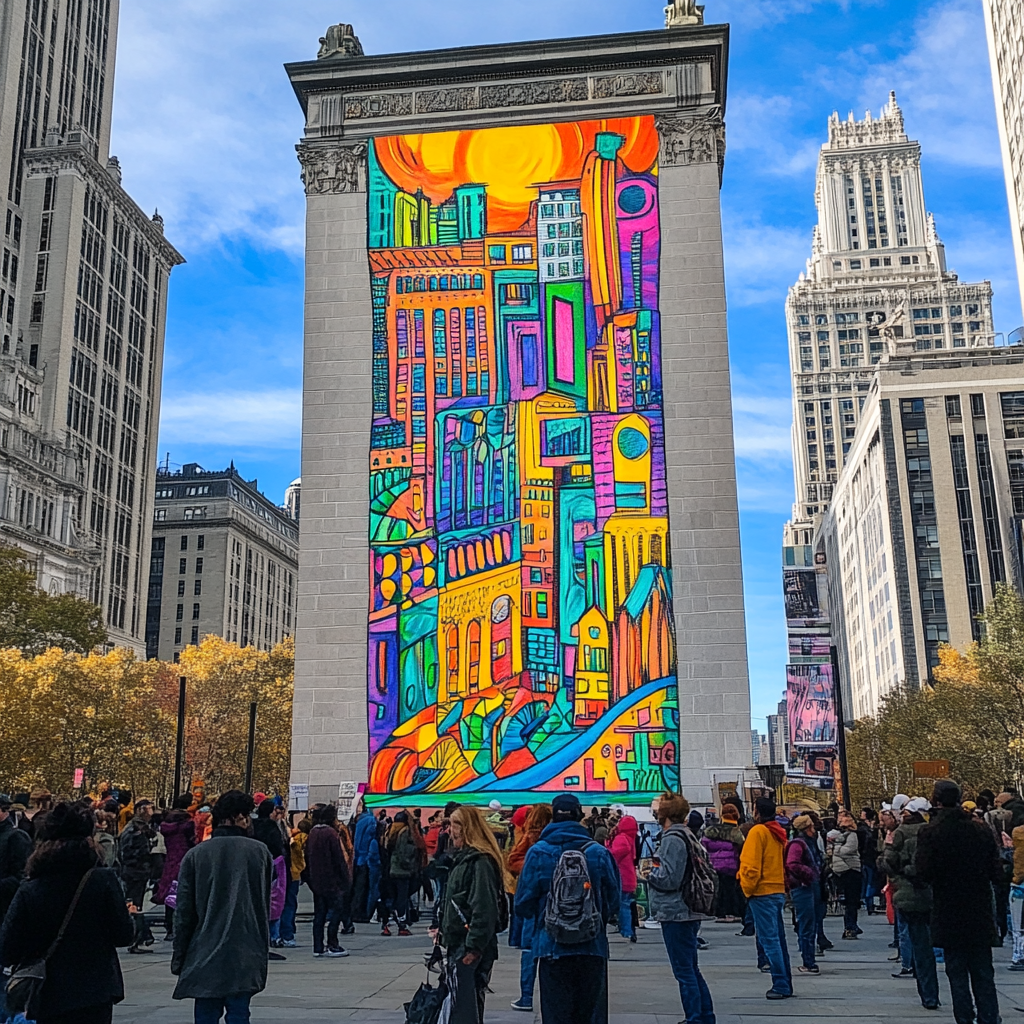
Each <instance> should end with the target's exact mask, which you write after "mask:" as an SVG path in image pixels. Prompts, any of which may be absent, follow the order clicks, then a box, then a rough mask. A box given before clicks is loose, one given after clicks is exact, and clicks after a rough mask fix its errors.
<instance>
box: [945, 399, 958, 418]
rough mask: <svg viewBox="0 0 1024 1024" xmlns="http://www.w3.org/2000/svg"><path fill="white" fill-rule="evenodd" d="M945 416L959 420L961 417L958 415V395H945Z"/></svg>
mask: <svg viewBox="0 0 1024 1024" xmlns="http://www.w3.org/2000/svg"><path fill="white" fill-rule="evenodd" d="M946 416H947V417H948V418H949V419H951V420H959V419H961V418H962V417H961V415H960V396H959V395H946Z"/></svg>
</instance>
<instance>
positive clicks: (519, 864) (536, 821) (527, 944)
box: [507, 804, 551, 1011]
mask: <svg viewBox="0 0 1024 1024" xmlns="http://www.w3.org/2000/svg"><path fill="white" fill-rule="evenodd" d="M550 824H551V804H534V805H533V807H531V808H530V809H529V811H528V812H527V815H526V821H525V822H524V823H523V827H522V828H521V829H520V831H519V833H518V835H517V836H516V842H515V846H513V847H512V849H511V850H509V854H508V863H507V868H508V874H509V875H510V876H511V878H512V882H513V888H512V890H511V891H512V892H515V888H514V885H515V883H516V882H518V881H519V875H520V873H521V872H522V870H523V861H524V860H526V854H527V853H528V852H529V850H530V847H532V846H533V845H534V843H536V842H537V840H538V839H540V834H541V832H543V831H544V829H546V828H547V827H548V825H550ZM535 927H536V921H535V920H534V919H533V918H532V917H528V918H526V919H525V920H524V921H523V933H522V938H521V939H520V943H521V946H522V950H523V951H522V953H521V954H520V957H519V998H518V999H517V1000H516V1001H515V1002H514V1003H513V1004H512V1009H513V1010H524V1011H526V1010H532V1009H533V986H534V983H535V982H536V980H537V960H536V957H534V955H533V932H534V929H535Z"/></svg>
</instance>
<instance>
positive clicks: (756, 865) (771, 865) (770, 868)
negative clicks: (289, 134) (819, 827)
mask: <svg viewBox="0 0 1024 1024" xmlns="http://www.w3.org/2000/svg"><path fill="white" fill-rule="evenodd" d="M754 818H755V820H756V822H757V824H756V825H754V827H753V828H752V829H751V830H750V832H749V833H748V835H747V838H746V841H745V842H744V843H743V850H742V852H741V853H740V887H741V888H742V889H743V895H744V896H746V897H747V901H748V906H749V907H750V910H751V912H752V913H753V915H754V927H755V928H756V929H757V943H758V959H759V960H761V959H762V957H763V960H764V961H765V962H764V963H759V964H758V967H759V968H760V969H761V970H764V969H765V967H767V968H768V970H769V971H770V972H771V976H772V987H771V988H770V989H769V990H768V991H767V992H766V993H765V995H766V996H767V998H768V999H788V998H789V997H790V996H791V995H792V994H793V970H792V967H791V966H790V963H789V950H788V949H787V948H786V928H785V925H784V924H783V920H782V911H783V908H784V907H785V906H786V875H785V864H784V860H785V851H786V830H785V829H784V828H783V827H782V826H781V825H780V824H779V823H778V822H777V821H776V820H775V801H774V800H770V799H769V798H768V797H759V798H758V800H757V801H756V802H755V804H754Z"/></svg>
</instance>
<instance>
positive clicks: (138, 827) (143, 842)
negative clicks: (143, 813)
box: [117, 818, 156, 882]
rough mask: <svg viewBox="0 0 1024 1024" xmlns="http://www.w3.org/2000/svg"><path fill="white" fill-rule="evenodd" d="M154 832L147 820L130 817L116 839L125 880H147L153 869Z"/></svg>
mask: <svg viewBox="0 0 1024 1024" xmlns="http://www.w3.org/2000/svg"><path fill="white" fill-rule="evenodd" d="M155 838H156V832H155V830H154V829H153V827H152V826H151V825H150V824H149V823H148V822H143V821H140V820H139V819H138V818H132V820H131V821H129V822H128V824H127V825H125V827H124V830H123V831H122V832H121V835H120V836H119V837H118V840H117V848H118V857H119V859H120V861H121V877H122V878H123V879H124V880H125V881H126V882H142V881H147V882H148V881H149V878H150V875H151V874H152V871H153V854H152V850H153V841H154V839H155Z"/></svg>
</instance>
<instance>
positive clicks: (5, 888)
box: [0, 815, 32, 924]
mask: <svg viewBox="0 0 1024 1024" xmlns="http://www.w3.org/2000/svg"><path fill="white" fill-rule="evenodd" d="M31 853H32V839H31V838H30V837H29V835H28V833H27V832H23V831H22V830H21V829H20V828H18V827H17V826H16V825H15V824H14V818H12V817H11V816H10V815H8V817H7V818H6V820H4V821H0V924H3V920H4V916H5V915H6V913H7V908H8V907H9V906H10V905H11V900H13V899H14V894H15V893H16V892H17V891H18V886H19V885H20V884H21V879H22V877H23V876H24V874H25V862H26V861H27V860H28V858H29V855H30V854H31Z"/></svg>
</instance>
